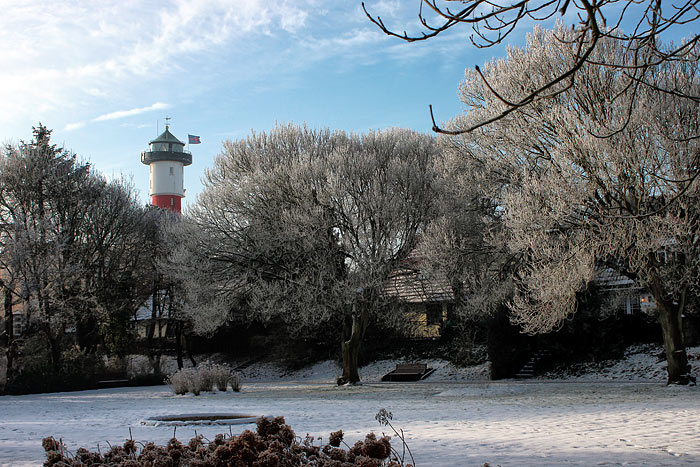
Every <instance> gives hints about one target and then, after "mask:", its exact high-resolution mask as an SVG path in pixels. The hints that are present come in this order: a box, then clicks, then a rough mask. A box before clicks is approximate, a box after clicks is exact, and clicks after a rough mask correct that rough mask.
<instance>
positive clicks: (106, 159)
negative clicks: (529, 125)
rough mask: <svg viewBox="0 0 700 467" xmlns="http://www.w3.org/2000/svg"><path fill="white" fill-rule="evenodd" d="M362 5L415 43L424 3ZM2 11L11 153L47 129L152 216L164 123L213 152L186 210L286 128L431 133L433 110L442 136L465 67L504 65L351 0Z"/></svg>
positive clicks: (189, 179) (73, 1)
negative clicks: (232, 164)
mask: <svg viewBox="0 0 700 467" xmlns="http://www.w3.org/2000/svg"><path fill="white" fill-rule="evenodd" d="M366 4H367V6H368V9H369V10H370V11H372V12H373V13H376V14H379V15H380V16H381V17H382V19H383V20H384V21H385V23H386V24H387V25H396V28H397V29H399V30H403V29H407V30H408V31H409V32H411V31H412V30H413V31H417V30H418V21H417V13H418V5H419V2H418V0H416V1H399V0H393V1H392V0H379V1H371V0H370V1H367V2H366ZM0 11H2V12H3V14H2V17H0V63H2V67H1V69H0V103H1V104H0V142H2V143H17V142H18V141H19V140H20V139H24V140H28V139H30V138H31V128H32V126H35V125H37V124H38V123H39V122H41V123H43V124H44V125H46V126H48V127H49V128H52V129H53V130H54V133H53V135H54V141H55V142H56V143H58V144H60V145H64V146H65V147H66V148H68V149H70V150H72V151H74V152H75V153H77V154H78V155H79V156H81V157H82V158H83V159H86V160H89V161H90V162H91V163H92V164H93V165H94V166H95V167H96V168H97V169H98V170H99V171H101V172H103V173H105V174H106V175H107V176H120V175H124V176H126V177H129V178H133V183H134V185H135V187H136V188H137V189H138V190H139V192H140V197H141V199H142V200H143V202H146V201H147V200H148V168H147V167H146V166H144V165H142V164H141V163H140V153H141V151H143V150H144V149H145V148H146V146H147V143H148V141H149V140H151V139H153V138H154V137H155V136H157V125H159V128H160V130H161V131H162V130H163V119H164V117H166V116H169V117H171V118H172V120H171V131H172V132H173V133H174V134H175V135H176V136H177V137H179V138H180V139H181V140H183V141H185V142H186V138H187V134H188V133H191V134H195V135H199V136H201V138H202V144H200V145H196V146H191V147H190V149H191V151H192V153H193V160H194V162H193V164H192V165H191V166H189V167H187V168H186V169H185V187H186V188H187V197H186V198H185V205H187V204H188V203H192V202H193V201H194V200H195V198H196V195H197V193H199V191H200V190H201V183H200V178H201V176H202V175H203V173H204V170H205V169H206V168H207V167H210V166H211V165H212V161H213V160H214V157H215V156H216V155H217V154H218V153H219V152H220V151H221V148H222V141H224V140H226V139H239V138H244V137H246V136H247V135H249V134H250V132H251V130H255V131H258V132H259V131H267V130H270V129H271V128H273V127H274V125H275V123H276V122H280V123H283V122H284V123H286V122H294V123H299V124H302V123H306V124H307V125H309V126H311V127H329V128H332V129H343V130H346V131H354V132H365V131H367V130H368V129H383V128H387V127H394V126H398V127H406V128H413V129H415V130H418V131H425V132H428V131H429V130H430V126H431V125H430V120H429V114H428V104H433V107H434V109H435V112H436V118H437V119H438V120H439V121H440V122H444V121H446V120H448V119H449V118H451V117H453V116H455V115H457V114H459V113H460V112H461V111H462V108H461V106H460V102H459V100H458V98H457V87H458V84H459V82H460V80H461V79H462V76H463V73H464V69H465V67H473V66H474V65H475V64H481V63H483V62H485V61H487V60H488V59H489V58H490V57H491V56H493V55H501V54H503V48H498V49H487V50H479V49H475V48H474V47H472V46H471V45H470V44H469V42H468V33H469V31H467V30H466V29H464V28H463V29H461V30H460V29H459V28H458V29H457V30H456V31H455V32H454V33H449V34H445V35H444V36H440V37H438V38H437V39H433V40H431V41H428V42H424V43H413V44H408V43H405V42H403V41H400V40H398V39H394V38H390V37H388V36H386V35H384V34H383V33H382V32H381V31H379V30H378V29H377V27H376V26H374V25H373V24H371V23H370V22H369V21H368V20H367V18H366V17H365V15H364V13H363V11H362V9H361V6H360V1H351V0H325V1H324V0H294V1H291V0H290V1H285V0H280V1H276V2H267V1H264V0H168V1H155V0H152V1H138V0H116V1H115V0H101V1H99V2H98V1H91V2H88V1H78V0H70V1H67V0H58V1H54V2H47V1H39V0H36V1H31V0H29V1H16V0H0ZM523 32H525V30H523ZM514 39H515V40H520V41H522V40H524V34H516V35H514Z"/></svg>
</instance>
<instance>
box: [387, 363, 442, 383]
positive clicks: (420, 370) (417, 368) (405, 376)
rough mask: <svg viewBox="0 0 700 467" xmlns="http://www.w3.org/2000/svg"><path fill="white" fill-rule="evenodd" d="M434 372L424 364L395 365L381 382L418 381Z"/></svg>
mask: <svg viewBox="0 0 700 467" xmlns="http://www.w3.org/2000/svg"><path fill="white" fill-rule="evenodd" d="M434 371H435V369H434V368H428V365H427V364H425V363H397V364H396V368H394V370H393V371H391V372H389V373H387V374H385V375H384V376H382V381H420V380H422V379H425V378H427V377H428V376H430V375H431V374H433V372H434Z"/></svg>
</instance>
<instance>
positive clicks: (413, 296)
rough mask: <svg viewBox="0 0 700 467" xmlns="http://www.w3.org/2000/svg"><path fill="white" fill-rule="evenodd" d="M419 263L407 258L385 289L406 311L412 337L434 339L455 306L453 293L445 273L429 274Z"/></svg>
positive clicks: (414, 257)
mask: <svg viewBox="0 0 700 467" xmlns="http://www.w3.org/2000/svg"><path fill="white" fill-rule="evenodd" d="M420 262H421V261H420V259H419V258H417V257H416V256H409V257H408V258H406V260H404V261H403V263H402V264H401V267H399V268H397V269H396V270H394V271H393V272H392V273H391V275H390V277H389V280H388V281H387V282H386V284H385V285H384V289H383V291H382V292H383V294H384V296H385V297H388V298H390V299H391V300H392V301H393V302H394V304H395V306H398V307H399V308H400V309H401V310H402V311H403V312H404V313H405V315H406V321H405V322H406V323H407V327H408V330H407V333H408V335H409V336H410V337H413V338H421V339H435V338H438V337H440V335H441V331H442V328H443V325H444V324H445V322H446V321H447V319H448V315H449V313H450V312H451V309H452V307H453V306H454V301H455V300H454V293H453V292H452V287H451V286H450V283H449V281H448V280H447V278H446V277H445V276H444V275H426V274H425V273H424V272H422V271H421V268H420Z"/></svg>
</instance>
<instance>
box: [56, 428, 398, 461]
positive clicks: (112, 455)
mask: <svg viewBox="0 0 700 467" xmlns="http://www.w3.org/2000/svg"><path fill="white" fill-rule="evenodd" d="M315 441H316V439H315V438H313V437H311V436H309V435H306V437H305V438H303V439H302V438H300V437H298V436H296V434H295V433H294V431H293V430H292V428H291V427H290V426H289V425H287V424H286V423H285V421H284V418H283V417H276V418H264V417H262V418H259V419H258V422H257V429H256V431H255V432H253V431H250V430H246V431H244V432H243V433H241V434H240V435H236V436H229V435H225V434H219V435H216V437H215V438H214V439H213V440H211V441H209V440H206V439H204V437H202V436H201V435H199V436H196V437H194V438H192V439H191V440H190V441H189V442H188V443H187V444H183V443H181V442H180V441H178V440H177V439H176V438H172V439H170V441H168V443H167V445H165V446H158V445H156V444H154V443H146V444H141V443H136V442H135V441H134V440H132V439H130V440H127V441H126V442H125V443H124V444H123V445H122V446H112V447H111V449H110V450H109V451H107V452H105V453H104V454H102V453H100V452H97V453H95V452H90V451H88V450H87V449H84V448H80V449H78V450H77V451H76V453H75V454H72V453H70V452H69V451H68V450H67V449H66V447H65V446H64V445H63V443H62V442H61V441H56V440H55V439H54V438H45V439H44V440H43V446H44V450H45V451H46V462H45V463H44V465H45V466H66V467H78V466H81V467H82V466H107V467H136V466H170V467H180V466H183V467H184V466H193V467H195V466H200V467H204V466H239V465H240V466H259V467H277V466H302V465H314V466H318V467H350V466H363V467H409V466H411V464H405V463H404V462H403V460H402V458H401V457H399V455H398V453H397V451H395V450H393V449H392V447H391V443H390V439H389V437H387V436H383V437H381V438H377V436H376V435H375V434H374V433H369V434H368V435H367V436H365V439H364V440H361V441H357V442H356V443H355V444H354V445H353V446H352V447H350V446H348V445H347V444H345V443H344V441H343V432H342V431H336V432H334V433H331V436H330V438H329V443H328V444H327V445H316V444H314V442H315ZM341 443H342V444H345V447H341Z"/></svg>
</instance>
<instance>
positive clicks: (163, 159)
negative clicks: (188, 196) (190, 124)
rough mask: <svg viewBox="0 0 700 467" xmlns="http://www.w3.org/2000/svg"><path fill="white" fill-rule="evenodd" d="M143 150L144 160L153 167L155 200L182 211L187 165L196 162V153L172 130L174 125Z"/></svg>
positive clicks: (171, 208)
mask: <svg viewBox="0 0 700 467" xmlns="http://www.w3.org/2000/svg"><path fill="white" fill-rule="evenodd" d="M148 144H149V150H148V151H144V152H142V153H141V162H142V163H144V164H146V165H147V166H148V168H149V169H150V172H151V176H150V186H149V187H150V188H149V195H151V203H152V204H153V205H154V206H158V207H160V208H163V209H170V210H171V211H174V212H177V213H179V212H181V210H182V198H184V197H185V185H184V183H185V174H184V172H185V166H186V165H190V164H191V163H192V153H190V152H189V151H187V150H185V149H184V148H185V143H183V142H182V141H180V140H179V139H177V138H176V137H175V136H173V134H172V133H170V125H168V124H166V125H165V131H164V132H163V133H162V134H161V135H160V136H158V137H157V138H156V139H154V140H153V141H151V142H150V143H148Z"/></svg>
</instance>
